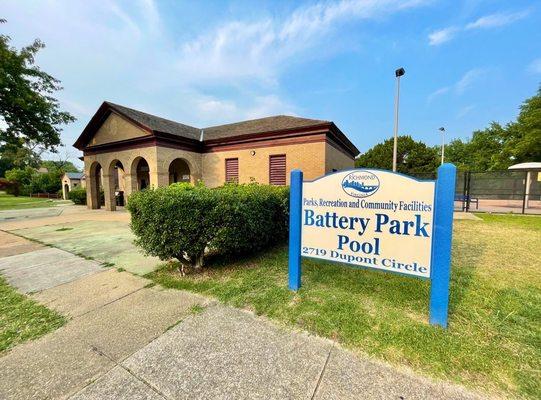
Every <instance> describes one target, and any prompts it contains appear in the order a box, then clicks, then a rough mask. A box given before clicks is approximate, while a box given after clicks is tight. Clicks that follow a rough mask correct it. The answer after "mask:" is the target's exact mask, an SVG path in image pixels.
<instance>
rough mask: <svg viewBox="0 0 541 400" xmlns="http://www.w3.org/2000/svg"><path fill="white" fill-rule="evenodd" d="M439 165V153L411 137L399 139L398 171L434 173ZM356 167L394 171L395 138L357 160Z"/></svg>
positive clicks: (375, 147)
mask: <svg viewBox="0 0 541 400" xmlns="http://www.w3.org/2000/svg"><path fill="white" fill-rule="evenodd" d="M438 165H439V163H438V153H437V151H436V150H435V149H433V148H430V147H428V146H427V145H426V144H424V143H423V142H418V141H415V140H413V139H412V138H411V136H399V137H398V154H397V170H398V172H401V173H404V174H414V173H428V172H434V171H435V170H436V168H437V166H438ZM355 166H356V167H366V168H381V169H392V167H393V138H390V139H387V140H385V141H384V142H383V143H379V144H377V145H375V146H374V147H372V148H371V149H370V150H368V151H367V152H366V153H364V154H362V155H361V156H359V157H358V158H357V159H356V160H355Z"/></svg>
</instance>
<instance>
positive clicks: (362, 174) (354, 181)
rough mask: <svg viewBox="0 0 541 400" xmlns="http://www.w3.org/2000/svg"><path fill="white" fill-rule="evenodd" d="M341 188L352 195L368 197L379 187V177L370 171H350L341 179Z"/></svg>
mask: <svg viewBox="0 0 541 400" xmlns="http://www.w3.org/2000/svg"><path fill="white" fill-rule="evenodd" d="M342 189H343V190H344V192H346V193H347V194H349V195H350V196H353V197H368V196H371V195H373V194H374V193H376V192H377V190H378V189H379V179H378V177H377V176H376V175H374V174H373V173H372V172H368V171H355V172H351V173H349V174H347V175H346V176H345V177H344V179H343V180H342Z"/></svg>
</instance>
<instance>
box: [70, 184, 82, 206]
mask: <svg viewBox="0 0 541 400" xmlns="http://www.w3.org/2000/svg"><path fill="white" fill-rule="evenodd" d="M68 199H70V200H71V201H73V203H74V204H83V205H85V204H86V189H83V188H77V189H72V190H70V191H69V192H68Z"/></svg>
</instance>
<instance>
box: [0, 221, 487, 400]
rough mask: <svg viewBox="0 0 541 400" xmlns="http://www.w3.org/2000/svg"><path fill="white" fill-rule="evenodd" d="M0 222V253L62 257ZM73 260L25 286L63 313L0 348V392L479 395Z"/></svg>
mask: <svg viewBox="0 0 541 400" xmlns="http://www.w3.org/2000/svg"><path fill="white" fill-rule="evenodd" d="M0 228H2V226H1V225H0ZM0 234H1V235H0V243H2V245H1V246H0V251H2V252H3V253H0V254H6V257H4V258H0V265H15V264H16V263H14V262H13V261H14V260H15V259H17V260H18V263H19V264H20V266H21V268H23V269H24V265H25V264H26V263H27V261H28V262H31V260H36V259H39V258H40V257H38V256H39V253H40V252H43V251H47V250H52V251H51V252H49V253H48V256H47V265H54V258H55V257H57V264H58V265H59V266H60V265H62V263H63V262H64V258H65V257H66V255H65V254H64V253H65V252H63V251H61V250H57V249H49V248H43V247H41V246H37V247H34V246H35V244H33V243H32V242H26V243H24V242H25V241H24V240H23V239H20V238H17V237H13V236H12V235H9V234H7V233H1V232H0ZM17 249H18V250H17ZM54 251H57V253H56V255H55V252H54ZM14 253H20V254H14ZM14 257H15V258H14ZM70 257H76V258H78V257H77V256H75V255H70ZM77 261H78V262H79V263H80V264H79V268H78V269H77V271H78V272H79V273H81V274H80V275H79V276H76V277H74V278H73V279H69V280H64V281H62V280H58V281H57V282H56V284H54V285H51V283H50V282H52V281H54V279H49V280H47V282H48V283H47V284H46V285H41V286H43V287H44V288H43V289H42V290H39V291H38V292H37V293H33V294H32V295H31V296H32V297H33V298H34V299H36V300H37V301H39V302H41V303H43V304H45V305H47V306H48V307H50V308H53V309H56V310H58V311H60V312H61V313H63V314H65V315H68V316H69V317H70V320H69V321H68V323H67V324H66V325H65V326H64V327H62V328H60V329H58V330H56V331H54V332H52V333H49V334H48V335H46V336H44V337H42V338H40V339H37V340H35V341H31V342H26V343H23V344H20V345H18V346H16V347H15V348H13V349H11V350H10V351H8V352H7V353H5V354H3V355H2V356H0V399H57V398H58V399H67V398H70V399H96V400H97V399H100V400H102V399H160V400H163V399H188V398H189V399H346V400H347V399H397V400H399V399H474V398H478V397H476V396H475V395H474V394H472V393H470V392H467V391H466V390H464V389H462V388H460V387H457V386H453V385H447V384H443V383H436V382H433V381H431V380H429V379H425V378H420V377H417V376H415V375H413V374H410V373H407V372H403V371H397V370H396V369H394V368H392V367H390V366H387V365H385V364H382V363H379V362H375V361H372V360H370V359H366V358H361V357H358V356H356V355H353V354H352V353H350V352H348V351H346V350H344V349H341V348H340V347H339V346H337V345H336V344H335V343H334V342H332V341H330V340H326V339H321V338H318V337H314V336H311V335H308V334H306V333H304V332H299V331H292V330H289V329H285V328H282V327H278V326H276V325H275V324H273V323H271V322H269V321H267V320H266V319H264V318H260V317H257V316H255V315H253V314H252V313H249V312H246V311H242V310H238V309H234V308H230V307H226V306H223V305H220V304H218V303H217V302H215V301H212V300H210V299H208V298H205V297H202V296H199V295H195V294H192V293H188V292H183V291H176V290H166V289H163V288H161V287H159V286H152V284H151V282H150V281H148V280H147V279H144V278H142V277H139V276H135V275H132V274H129V273H127V272H118V271H117V270H116V269H103V268H99V269H96V268H95V265H93V264H92V263H94V262H91V263H90V264H88V260H85V259H82V258H78V260H77ZM35 269H39V268H37V267H36V268H35ZM8 270H11V269H10V268H7V269H5V270H4V271H8ZM4 271H2V273H4ZM49 271H50V275H54V276H62V273H61V268H56V269H55V268H51V269H50V270H49ZM85 272H86V273H85ZM37 277H38V275H36V276H34V278H36V279H37V282H36V286H34V288H38V287H40V286H39V278H37ZM15 282H16V281H14V284H15V285H19V287H24V285H23V284H22V283H20V284H17V283H15ZM28 291H33V290H30V289H29V290H28Z"/></svg>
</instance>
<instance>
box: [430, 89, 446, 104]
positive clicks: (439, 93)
mask: <svg viewBox="0 0 541 400" xmlns="http://www.w3.org/2000/svg"><path fill="white" fill-rule="evenodd" d="M450 89H451V88H450V87H449V86H445V87H442V88H440V89H438V90H435V91H434V92H432V93H430V94H429V95H428V98H427V101H428V103H432V101H434V99H436V98H437V97H439V96H442V95H444V94H445V93H447V92H449V90H450Z"/></svg>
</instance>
